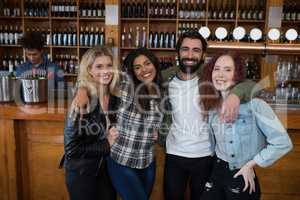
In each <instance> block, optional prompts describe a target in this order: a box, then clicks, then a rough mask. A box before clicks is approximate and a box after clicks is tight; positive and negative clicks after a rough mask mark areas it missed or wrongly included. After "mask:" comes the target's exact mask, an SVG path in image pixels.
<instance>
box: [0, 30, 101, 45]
mask: <svg viewBox="0 0 300 200" xmlns="http://www.w3.org/2000/svg"><path fill="white" fill-rule="evenodd" d="M26 31H27V32H29V31H32V32H36V31H37V32H41V33H42V34H43V36H44V38H45V44H46V45H48V46H49V45H50V44H52V45H54V46H76V45H77V32H76V28H72V27H70V28H67V29H65V30H64V31H59V30H57V29H56V28H54V31H53V33H52V36H51V34H50V29H48V30H47V29H46V28H35V27H31V28H27V29H26ZM22 35H23V32H22V30H21V29H20V26H12V25H10V26H8V25H4V26H2V25H0V45H1V44H2V45H17V44H18V40H19V38H21V37H22ZM104 43H105V30H104V27H101V28H99V27H88V26H86V27H84V26H81V27H80V34H79V44H80V45H81V46H97V45H100V46H102V45H104Z"/></svg>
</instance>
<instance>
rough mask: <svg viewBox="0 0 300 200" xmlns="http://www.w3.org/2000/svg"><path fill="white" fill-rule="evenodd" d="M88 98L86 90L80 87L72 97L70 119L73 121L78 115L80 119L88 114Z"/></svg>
mask: <svg viewBox="0 0 300 200" xmlns="http://www.w3.org/2000/svg"><path fill="white" fill-rule="evenodd" d="M89 110H90V105H89V96H88V92H87V89H86V88H84V87H80V88H79V89H78V91H77V93H76V96H75V97H74V99H73V101H72V104H71V108H70V117H71V118H72V119H73V120H75V119H76V116H77V114H79V113H80V119H82V116H83V114H85V113H87V112H89Z"/></svg>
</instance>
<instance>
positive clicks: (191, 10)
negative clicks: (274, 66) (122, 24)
mask: <svg viewBox="0 0 300 200" xmlns="http://www.w3.org/2000/svg"><path fill="white" fill-rule="evenodd" d="M206 4H207V0H180V2H179V16H178V17H179V18H180V19H205V18H206V17H207V18H208V19H235V18H236V7H235V4H234V3H232V1H229V2H227V3H226V4H224V3H223V4H220V3H218V2H217V1H213V0H211V1H210V5H209V7H208V10H206ZM264 5H265V3H264V1H261V0H257V1H256V2H255V4H254V3H253V4H251V5H248V4H246V3H244V4H241V6H240V8H239V12H238V15H239V19H247V20H263V19H264V13H265V12H264V10H265V8H264ZM176 12H177V4H176V0H150V5H149V17H150V18H176V17H177V13H176ZM121 16H122V17H125V18H143V17H147V3H146V2H145V1H144V2H138V3H135V2H134V1H133V2H130V1H123V2H122V5H121Z"/></svg>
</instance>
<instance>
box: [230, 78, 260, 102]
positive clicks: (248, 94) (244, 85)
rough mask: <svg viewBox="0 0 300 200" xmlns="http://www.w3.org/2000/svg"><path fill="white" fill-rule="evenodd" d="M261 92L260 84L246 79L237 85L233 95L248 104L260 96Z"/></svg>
mask: <svg viewBox="0 0 300 200" xmlns="http://www.w3.org/2000/svg"><path fill="white" fill-rule="evenodd" d="M260 90H261V88H260V86H259V84H258V83H256V82H254V81H252V80H249V79H246V80H244V81H242V82H240V83H238V84H237V85H235V86H234V87H233V89H232V91H231V93H233V94H235V95H237V96H238V97H239V98H240V100H241V101H243V102H248V101H250V100H251V99H252V98H253V97H256V96H257V95H258V92H259V91H260Z"/></svg>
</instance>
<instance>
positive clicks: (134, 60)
mask: <svg viewBox="0 0 300 200" xmlns="http://www.w3.org/2000/svg"><path fill="white" fill-rule="evenodd" d="M123 70H124V73H122V75H121V83H120V99H121V104H120V108H119V110H118V114H117V124H116V128H113V129H111V131H113V132H117V133H118V138H117V139H116V141H115V143H114V144H113V145H112V146H111V149H110V156H109V157H108V158H107V166H108V172H109V175H110V177H111V180H112V184H113V185H114V187H115V189H116V190H117V192H118V193H119V194H120V196H121V199H122V200H147V199H149V197H150V194H151V191H152V188H153V184H154V180H155V168H156V167H155V156H154V143H155V141H156V140H157V137H158V135H157V130H158V128H159V127H160V124H161V121H162V114H161V112H160V111H159V103H160V93H161V92H160V82H161V78H160V77H161V75H160V66H159V60H158V59H157V57H156V56H155V55H154V54H153V53H152V52H150V51H149V50H147V49H146V48H139V49H135V50H133V51H131V52H130V53H129V54H128V56H127V57H126V59H125V61H124V65H123ZM80 84H81V83H79V86H80ZM87 97H88V96H87V94H86V89H85V88H84V87H80V88H79V90H78V92H77V95H76V97H75V99H76V101H73V103H74V102H75V103H74V104H79V105H86V104H88V98H87Z"/></svg>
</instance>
